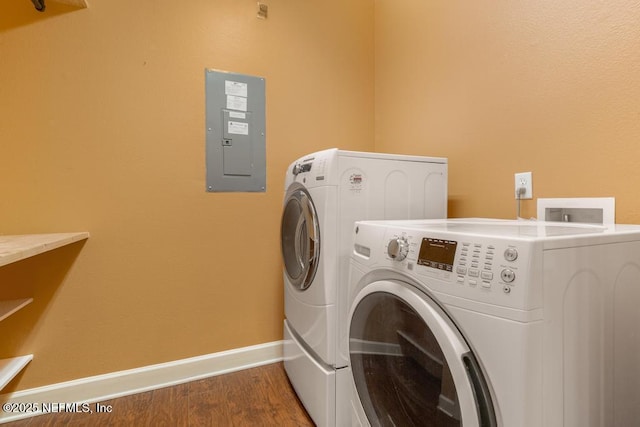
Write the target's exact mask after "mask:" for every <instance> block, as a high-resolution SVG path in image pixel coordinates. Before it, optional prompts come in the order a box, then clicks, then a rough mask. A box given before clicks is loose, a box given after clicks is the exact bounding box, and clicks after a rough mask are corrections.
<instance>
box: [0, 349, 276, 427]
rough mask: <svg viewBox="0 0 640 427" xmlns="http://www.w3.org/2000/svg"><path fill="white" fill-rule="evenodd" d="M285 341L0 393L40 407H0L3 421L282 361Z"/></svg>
mask: <svg viewBox="0 0 640 427" xmlns="http://www.w3.org/2000/svg"><path fill="white" fill-rule="evenodd" d="M282 346H283V342H282V341H274V342H270V343H266V344H259V345H254V346H250V347H243V348H238V349H233V350H228V351H222V352H219V353H212V354H206V355H204V356H196V357H191V358H188V359H182V360H176V361H173V362H167V363H160V364H157V365H150V366H143V367H141V368H135V369H129V370H126V371H119V372H112V373H110V374H104V375H96V376H93V377H87V378H81V379H78V380H72V381H66V382H62V383H58V384H52V385H48V386H44V387H37V388H32V389H28V390H22V391H17V392H14V393H8V394H4V395H1V396H0V403H1V404H3V405H4V404H6V403H10V404H14V403H15V404H18V403H26V404H32V403H34V404H37V405H38V406H39V408H38V409H39V410H38V411H36V412H29V413H12V412H6V411H4V410H2V409H0V424H2V423H6V422H9V421H15V420H18V419H23V418H27V417H30V416H34V415H40V414H42V411H41V403H42V402H46V403H51V402H58V403H70V404H72V403H95V402H102V401H105V400H109V399H114V398H116V397H122V396H127V395H131V394H136V393H142V392H145V391H149V390H155V389H159V388H163V387H168V386H172V385H176V384H182V383H186V382H189V381H194V380H199V379H202V378H207V377H212V376H215V375H221V374H226V373H229V372H235V371H239V370H242V369H248V368H253V367H256V366H261V365H267V364H270V363H276V362H280V361H282V357H283V356H282Z"/></svg>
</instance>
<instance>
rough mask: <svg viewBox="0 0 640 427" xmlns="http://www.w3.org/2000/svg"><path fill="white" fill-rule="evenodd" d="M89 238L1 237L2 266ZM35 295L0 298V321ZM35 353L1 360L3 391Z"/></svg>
mask: <svg viewBox="0 0 640 427" xmlns="http://www.w3.org/2000/svg"><path fill="white" fill-rule="evenodd" d="M88 237H89V233H87V232H80V233H52V234H23V235H13V236H0V267H2V266H5V265H7V264H11V263H12V262H17V261H20V260H23V259H25V258H29V257H32V256H35V255H39V254H41V253H44V252H48V251H51V250H53V249H57V248H60V247H62V246H66V245H70V244H72V243H75V242H78V241H80V240H85V239H87V238H88ZM32 301H33V298H23V299H16V300H6V301H0V321H2V320H4V319H6V318H7V317H9V316H11V315H12V314H13V313H15V312H16V311H18V310H20V309H21V308H23V307H24V306H26V305H27V304H29V303H31V302H32ZM32 359H33V355H32V354H29V355H26V356H20V357H13V358H10V359H2V360H0V390H2V389H3V388H4V387H5V386H6V385H7V384H9V382H10V381H11V380H12V379H13V378H14V377H15V376H16V375H18V373H20V371H22V369H24V367H25V366H27V364H28V363H29V362H31V360H32Z"/></svg>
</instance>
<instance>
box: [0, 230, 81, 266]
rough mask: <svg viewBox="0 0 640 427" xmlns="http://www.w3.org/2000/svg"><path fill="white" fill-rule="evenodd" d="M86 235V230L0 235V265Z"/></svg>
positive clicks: (51, 248)
mask: <svg viewBox="0 0 640 427" xmlns="http://www.w3.org/2000/svg"><path fill="white" fill-rule="evenodd" d="M88 237H89V233H87V232H81V233H53V234H22V235H14V236H0V267H2V266H4V265H7V264H11V263H12V262H16V261H20V260H23V259H25V258H29V257H32V256H34V255H38V254H41V253H43V252H47V251H50V250H53V249H56V248H60V247H62V246H65V245H69V244H71V243H74V242H77V241H80V240H84V239H87V238H88Z"/></svg>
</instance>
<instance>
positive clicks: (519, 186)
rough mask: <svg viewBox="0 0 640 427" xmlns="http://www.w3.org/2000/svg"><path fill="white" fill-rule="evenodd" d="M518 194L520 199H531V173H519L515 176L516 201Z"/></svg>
mask: <svg viewBox="0 0 640 427" xmlns="http://www.w3.org/2000/svg"><path fill="white" fill-rule="evenodd" d="M518 192H520V197H519V198H520V199H533V179H532V177H531V172H520V173H517V174H516V191H515V196H516V199H518Z"/></svg>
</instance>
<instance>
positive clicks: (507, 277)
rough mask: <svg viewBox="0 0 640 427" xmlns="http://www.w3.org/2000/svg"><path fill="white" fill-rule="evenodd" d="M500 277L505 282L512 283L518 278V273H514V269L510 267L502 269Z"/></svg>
mask: <svg viewBox="0 0 640 427" xmlns="http://www.w3.org/2000/svg"><path fill="white" fill-rule="evenodd" d="M500 277H501V278H502V280H503V281H504V282H505V283H511V282H513V281H514V280H516V273H514V272H513V271H512V270H509V269H508V268H505V269H504V270H502V272H500Z"/></svg>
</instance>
